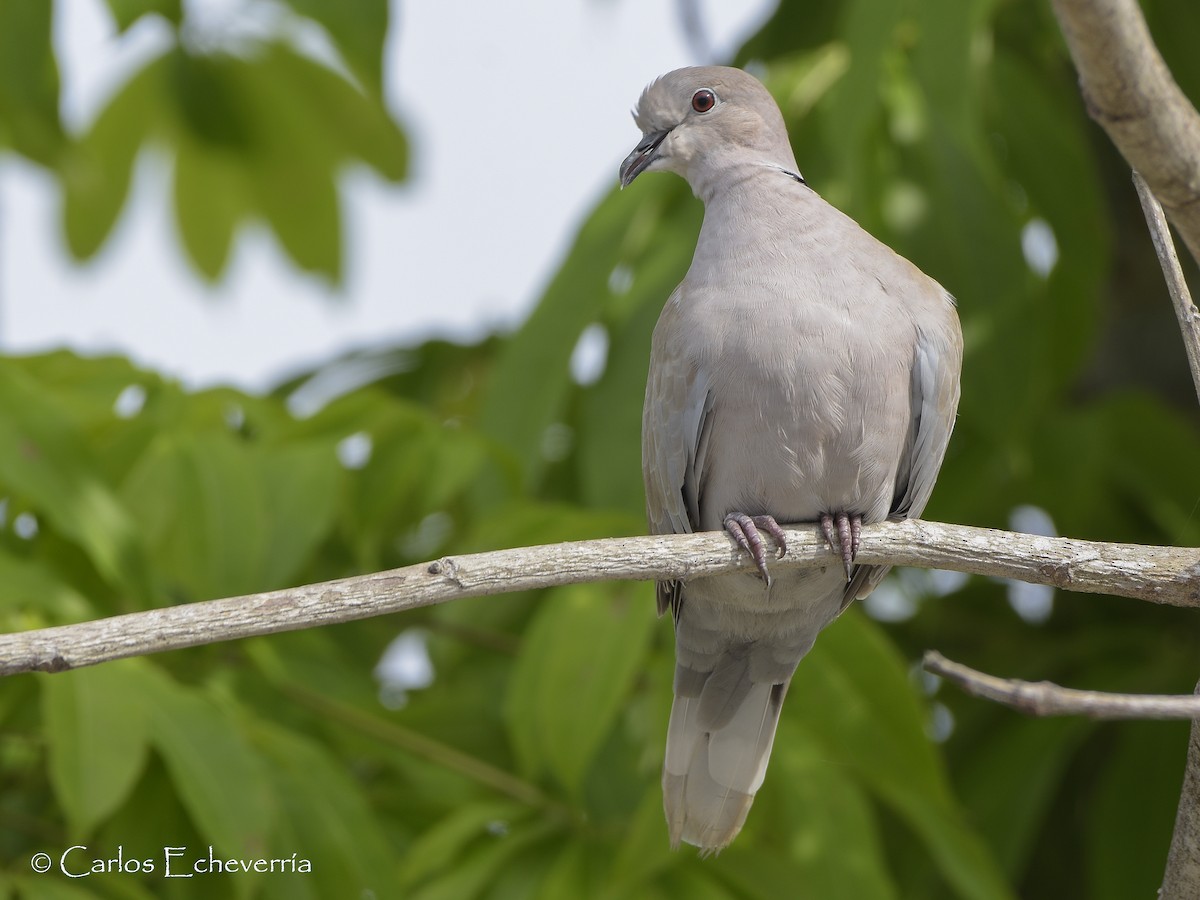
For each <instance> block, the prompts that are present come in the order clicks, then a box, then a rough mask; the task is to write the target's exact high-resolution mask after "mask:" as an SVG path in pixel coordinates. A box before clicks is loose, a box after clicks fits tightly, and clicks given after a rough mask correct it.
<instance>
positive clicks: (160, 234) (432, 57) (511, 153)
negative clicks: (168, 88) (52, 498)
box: [0, 0, 775, 389]
mask: <svg viewBox="0 0 1200 900" xmlns="http://www.w3.org/2000/svg"><path fill="white" fill-rule="evenodd" d="M241 5H242V4H241V3H239V2H238V0H193V2H192V3H191V4H190V6H192V7H195V8H197V10H198V11H200V12H202V13H203V14H204V15H203V20H202V24H203V26H204V27H205V28H211V29H212V30H213V31H214V32H215V33H220V32H221V31H222V29H229V28H237V27H239V25H240V24H241V23H240V22H238V21H237V18H236V17H237V15H238V13H237V10H238V9H239V8H240V7H241ZM774 5H775V2H774V0H752V2H736V0H702V2H701V3H700V6H701V9H702V12H703V17H704V23H705V26H706V28H707V30H708V33H709V37H710V40H711V41H712V43H713V45H714V46H715V47H716V52H717V55H718V57H723V56H724V55H726V54H728V53H729V52H731V50H732V49H734V48H736V47H737V46H738V45H739V44H740V43H741V41H742V40H744V38H745V37H746V36H747V35H748V34H749V33H750V32H752V31H753V30H754V29H755V28H757V27H758V25H759V24H760V23H761V22H762V21H763V20H764V19H765V17H766V16H767V15H768V14H769V12H770V10H771V9H773V7H774ZM56 10H57V17H58V18H57V20H56V41H57V46H58V51H59V59H60V64H61V65H62V78H63V103H62V106H63V114H64V116H65V118H66V120H67V121H68V123H72V124H74V123H86V122H88V121H90V120H91V118H92V117H93V116H94V115H95V113H96V112H97V111H98V109H99V108H100V104H101V103H103V102H104V100H105V99H106V98H107V97H108V96H110V95H111V93H112V91H113V90H114V89H115V87H116V86H118V85H119V84H120V83H121V81H122V80H123V78H124V77H125V74H126V73H127V72H128V71H129V70H130V66H131V64H136V63H137V61H138V60H144V59H145V58H146V57H147V55H149V54H151V53H153V52H154V51H155V49H156V48H158V47H161V45H162V37H163V35H164V33H165V32H164V30H163V29H160V28H158V27H157V23H150V22H147V23H143V25H141V26H139V27H138V28H137V29H135V30H134V31H133V32H131V33H130V34H129V35H126V36H125V37H124V38H120V39H119V38H118V37H117V35H116V34H115V31H114V29H113V27H112V25H111V22H110V21H109V19H108V18H107V13H106V11H105V7H104V6H103V4H102V2H101V0H65V2H60V3H58V4H56ZM699 62H707V60H697V59H695V58H693V57H692V56H691V55H690V53H689V51H688V49H687V47H686V45H685V42H684V40H683V37H682V33H681V28H680V25H679V19H678V14H677V3H676V2H670V0H519V2H517V0H514V2H510V3H486V2H479V0H473V2H472V0H414V2H408V3H403V4H401V3H398V2H393V24H392V31H391V33H390V35H389V39H388V68H387V72H388V75H387V82H388V91H389V97H390V98H391V102H392V104H393V107H394V108H395V109H396V110H398V111H399V113H400V116H401V119H402V121H403V124H404V127H405V129H406V131H407V133H408V135H409V138H410V141H411V143H412V165H411V170H410V179H409V181H408V182H407V183H406V184H404V185H403V186H401V187H399V188H395V187H392V186H390V185H387V184H386V183H384V182H382V181H380V180H377V179H375V178H373V177H372V176H371V175H370V173H369V172H366V171H351V172H348V173H347V174H346V177H345V181H344V186H345V188H346V191H345V196H344V201H345V202H344V204H343V222H344V228H345V254H344V258H345V273H346V275H345V285H344V287H343V288H342V289H341V290H334V289H330V288H329V287H327V286H326V285H324V284H323V283H322V282H320V281H318V280H315V279H312V278H309V277H306V276H303V275H300V274H298V273H297V272H296V271H295V270H293V269H292V268H290V267H289V265H288V263H287V262H286V259H285V258H284V257H283V256H282V254H281V252H280V251H279V250H278V248H277V247H276V246H275V243H274V238H273V237H271V236H270V235H269V234H268V233H266V232H265V231H264V230H261V229H258V228H254V229H252V230H248V231H243V232H242V234H241V235H240V237H239V240H238V243H237V245H236V248H235V252H234V256H233V260H232V264H231V266H230V268H229V270H227V272H226V274H225V277H224V279H223V280H222V282H221V283H220V284H218V285H217V286H216V287H215V288H210V287H208V286H206V285H205V284H204V283H203V282H201V281H200V280H199V279H198V278H197V277H195V276H194V275H193V274H192V272H191V270H190V269H189V268H188V263H187V262H186V260H185V259H184V258H183V256H182V254H181V251H180V250H179V249H178V247H177V240H176V237H175V233H174V230H175V225H174V221H173V214H172V212H171V210H170V207H169V194H168V190H167V186H168V181H169V178H168V174H169V169H168V166H166V165H165V164H164V163H163V161H162V160H160V159H156V158H144V159H143V161H142V164H141V165H140V167H139V173H138V177H137V179H136V185H135V188H134V193H133V197H132V203H131V204H130V205H129V206H127V207H126V210H125V212H124V214H123V215H122V218H121V220H120V222H119V223H118V225H117V228H116V231H115V233H114V234H113V236H112V237H111V238H110V239H109V241H108V242H107V243H106V245H105V247H104V248H103V250H102V251H101V253H100V255H99V256H98V257H97V258H96V259H94V260H93V261H91V262H90V263H88V264H87V265H84V266H81V267H80V266H75V265H74V264H73V263H72V261H71V260H70V258H69V256H68V255H67V253H66V251H65V248H64V246H63V242H62V238H61V236H60V234H61V227H60V224H59V215H60V213H59V196H58V190H57V186H56V184H55V182H54V181H53V179H51V178H50V177H49V176H47V175H46V174H45V173H43V172H42V171H41V170H39V169H38V168H36V167H34V166H32V165H29V164H27V163H23V162H21V161H19V160H17V159H15V158H14V157H13V156H12V155H11V154H10V155H5V156H0V351H3V352H6V353H25V352H32V351H37V350H43V349H47V348H52V347H61V346H64V345H65V346H69V347H72V348H75V349H76V350H79V351H80V352H85V353H94V352H105V351H116V352H120V353H124V354H126V355H129V356H131V357H132V358H133V359H134V360H135V361H136V362H138V363H139V364H141V365H144V366H146V367H149V368H153V369H156V370H158V371H160V372H163V373H165V374H169V375H172V376H175V377H178V378H180V379H182V380H183V381H184V382H185V383H187V384H190V385H193V386H203V385H209V384H213V383H219V382H232V383H234V384H237V385H239V386H241V387H245V388H249V389H265V388H268V387H270V386H271V385H272V384H273V383H274V382H275V381H277V380H279V379H280V378H282V377H284V376H286V375H287V374H290V373H292V372H294V371H295V370H296V369H297V368H299V367H302V366H305V365H311V364H314V363H318V362H321V361H324V360H326V359H328V358H330V357H332V356H335V355H337V354H338V353H339V352H342V351H344V350H347V349H349V348H351V347H358V346H372V345H391V344H401V343H403V344H411V343H416V342H418V341H420V340H421V339H423V338H426V337H431V336H448V337H452V338H460V339H473V338H476V337H479V336H481V335H483V334H485V333H487V332H489V331H492V330H495V329H498V328H511V327H514V326H515V325H516V324H518V323H519V322H520V321H521V320H522V319H523V318H524V316H525V314H526V313H527V312H528V310H529V308H530V306H531V304H532V303H533V302H534V301H535V300H536V299H537V296H538V293H539V291H540V289H541V287H542V285H543V284H544V283H545V281H546V279H547V278H548V277H549V276H550V275H551V274H552V273H553V271H554V268H555V267H556V265H557V264H558V262H559V260H560V259H561V256H562V254H563V253H564V252H565V250H566V249H567V247H568V246H569V242H570V239H571V237H572V235H573V233H574V230H575V228H576V227H577V225H578V223H579V221H580V217H581V216H582V215H583V214H585V213H586V212H587V211H588V210H589V209H590V208H591V207H592V205H593V204H594V203H595V202H596V200H597V199H598V198H599V197H600V196H601V195H602V194H603V193H604V192H605V191H606V190H608V189H609V188H610V187H611V186H612V185H613V184H614V183H615V181H616V171H617V165H618V164H619V163H620V161H621V160H622V159H623V158H624V156H625V154H626V153H627V152H628V150H629V149H630V148H631V147H632V146H633V144H634V143H635V142H636V139H637V136H638V135H637V130H636V129H635V127H634V125H633V122H632V120H631V119H630V117H629V110H630V108H631V107H632V106H633V104H634V102H635V101H636V99H637V97H638V94H639V93H640V91H641V89H642V87H643V86H644V85H645V84H646V82H648V81H649V80H651V79H652V78H654V77H655V76H657V75H659V74H661V73H663V72H666V71H668V70H670V69H673V68H676V67H678V66H681V65H691V64H696V63H699Z"/></svg>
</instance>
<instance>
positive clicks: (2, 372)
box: [0, 361, 150, 599]
mask: <svg viewBox="0 0 1200 900" xmlns="http://www.w3.org/2000/svg"><path fill="white" fill-rule="evenodd" d="M0 410H3V413H2V414H0V418H2V419H3V427H0V487H3V488H4V489H5V490H6V491H8V492H9V493H10V494H11V495H15V496H19V497H24V498H25V499H27V500H28V501H29V502H30V503H31V504H32V505H33V506H34V509H35V511H36V512H37V513H38V515H39V516H44V517H45V518H46V520H47V521H48V522H49V523H50V524H51V525H52V526H53V527H54V528H55V529H56V530H57V531H58V532H59V533H60V534H61V535H63V536H64V537H66V538H67V539H68V540H72V541H75V542H77V543H78V545H79V546H80V548H81V549H82V550H83V551H84V552H85V553H87V555H88V556H89V558H90V559H91V560H92V562H93V564H94V565H95V566H96V568H97V569H98V570H99V572H100V573H101V575H103V576H104V577H105V578H106V579H108V580H109V581H110V583H112V585H113V586H114V587H116V588H118V589H119V590H121V591H123V592H126V593H128V594H132V595H134V596H138V597H141V598H142V599H145V598H146V597H148V596H149V593H150V591H149V587H148V578H147V570H146V561H145V557H144V555H143V549H142V545H141V541H140V536H139V535H138V532H137V527H136V524H135V522H134V520H133V519H132V518H131V517H130V515H129V513H128V512H127V510H126V508H125V507H124V506H123V505H122V504H121V503H120V501H118V499H117V498H116V496H115V495H114V494H113V492H112V491H111V490H110V489H109V487H108V485H107V484H105V483H104V481H103V480H102V479H101V477H100V475H99V473H98V472H97V465H96V463H95V462H94V461H93V460H92V459H91V458H90V454H89V453H88V450H87V445H88V442H87V440H86V438H85V436H84V434H83V433H81V431H80V430H79V429H78V428H77V427H76V424H75V422H74V421H73V420H72V419H71V417H70V416H68V415H67V413H66V412H65V411H64V410H63V409H62V408H61V406H60V404H59V401H58V399H57V397H56V396H55V395H54V393H53V392H52V391H49V390H47V389H45V388H43V387H42V386H41V385H38V384H36V383H35V382H34V381H33V380H32V379H30V378H29V377H28V376H27V375H26V374H25V373H23V372H21V371H20V370H19V369H18V368H17V367H16V366H14V365H12V364H9V363H4V362H2V361H0Z"/></svg>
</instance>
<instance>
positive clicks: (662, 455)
mask: <svg viewBox="0 0 1200 900" xmlns="http://www.w3.org/2000/svg"><path fill="white" fill-rule="evenodd" d="M634 120H635V122H636V123H637V126H638V128H639V129H640V130H641V132H642V139H641V141H640V142H639V143H638V144H637V145H636V147H634V149H633V151H632V152H631V153H630V154H629V156H628V157H627V158H626V159H625V161H624V162H623V163H622V164H621V167H620V181H621V186H622V187H623V188H624V187H628V186H629V185H630V184H632V182H633V181H634V179H636V178H638V177H639V176H640V175H641V174H643V173H646V172H674V173H675V174H676V175H680V176H682V177H683V178H684V179H686V181H687V182H688V184H689V185H690V186H691V189H692V192H693V193H694V194H695V195H696V196H697V197H698V198H699V199H700V200H701V201H702V202H703V204H704V222H703V225H702V226H701V229H700V233H699V236H698V238H697V240H696V250H695V254H694V257H693V259H692V263H691V266H690V268H689V269H688V271H687V275H686V276H685V277H684V279H683V281H682V282H681V283H680V284H679V286H678V287H677V288H676V289H675V291H674V292H673V293H672V294H671V296H670V297H669V298H668V300H667V301H666V304H665V306H664V307H663V311H662V314H661V317H660V318H659V320H658V324H657V326H656V327H655V330H654V336H653V340H652V345H651V353H650V366H649V373H648V376H647V383H646V398H645V407H644V412H643V419H642V466H643V475H644V481H645V489H646V510H647V517H648V519H649V525H650V530H651V531H652V532H653V533H655V534H671V533H686V532H698V531H717V530H723V531H725V532H727V533H728V534H729V536H730V537H731V538H732V540H733V542H734V543H735V544H736V545H737V547H739V548H741V550H742V551H744V552H746V553H748V554H749V555H750V557H751V558H752V559H753V561H754V570H753V572H751V571H749V570H748V571H746V572H739V573H736V574H730V575H722V576H717V577H709V578H697V579H694V580H688V581H687V582H686V583H685V582H680V581H668V582H661V583H659V584H658V587H657V597H658V610H659V614H660V615H662V614H664V613H665V612H666V611H667V610H670V612H671V614H672V617H673V620H674V626H675V645H676V667H675V676H674V701H673V704H672V707H671V716H670V721H669V724H668V726H667V742H666V756H665V760H664V764H663V774H662V784H663V806H664V809H665V812H666V818H667V827H668V832H669V837H670V842H671V845H672V846H673V847H676V848H677V847H678V846H679V844H680V842H681V841H682V842H686V843H689V844H693V845H695V846H697V847H699V848H701V850H702V852H705V853H711V852H715V851H718V850H720V849H722V848H724V847H726V846H727V845H728V844H729V843H730V842H731V841H732V840H733V839H734V838H735V837H736V836H737V834H738V832H739V831H740V830H741V828H742V826H743V824H744V823H745V821H746V816H747V814H748V812H749V810H750V806H751V803H752V802H753V800H754V796H755V794H756V792H757V791H758V790H759V788H760V787H761V786H762V783H763V779H764V777H765V775H766V770H767V762H768V760H769V758H770V754H771V746H772V743H773V742H774V739H775V732H776V727H777V725H778V723H779V713H780V709H781V706H782V704H783V700H784V697H785V695H786V694H787V690H788V685H789V683H790V682H791V679H792V675H793V673H794V672H795V670H796V666H797V664H798V663H799V662H800V660H801V659H802V658H803V657H804V655H805V654H806V653H808V651H809V650H810V649H811V648H812V646H813V643H814V641H815V640H816V638H817V635H818V634H819V633H820V632H821V630H822V629H823V628H825V627H826V626H827V625H829V624H830V623H831V622H832V621H833V620H834V619H835V618H837V616H838V615H839V614H840V613H841V612H842V611H843V610H844V609H846V607H847V606H848V605H849V604H850V603H851V602H853V601H854V600H855V599H858V598H861V597H864V596H866V595H867V594H868V593H870V591H871V590H872V589H873V588H874V587H875V586H876V585H877V584H878V583H879V581H880V579H881V578H882V577H883V575H884V574H885V573H886V571H887V568H886V567H880V566H865V565H858V564H856V563H855V556H856V553H857V551H858V544H859V535H860V530H861V528H862V525H863V523H875V522H883V521H885V520H889V519H893V520H894V519H904V518H908V517H914V518H915V517H917V516H919V515H920V514H921V511H922V510H923V509H924V508H925V504H926V502H927V501H928V500H929V495H930V492H931V491H932V489H933V484H934V481H935V479H936V478H937V474H938V470H939V468H940V467H941V464H942V459H943V457H944V455H945V452H946V446H947V443H948V442H949V440H950V433H951V430H952V429H953V426H954V419H955V414H956V410H957V408H958V399H959V372H960V369H961V365H962V332H961V329H960V327H959V322H958V315H957V312H956V308H955V301H954V298H953V297H951V296H950V294H949V293H947V292H946V290H945V289H944V288H942V286H941V285H939V284H938V283H937V282H936V281H934V280H933V279H932V278H930V277H929V276H927V275H925V274H924V273H923V272H921V271H920V270H919V269H918V268H917V267H916V266H915V265H913V264H912V263H911V262H909V261H908V260H906V259H904V258H903V257H901V256H899V255H898V254H897V253H895V252H894V251H893V250H891V249H890V248H889V247H887V246H886V245H885V244H883V243H881V242H880V241H878V240H876V239H875V238H874V237H872V236H871V235H870V234H868V233H867V232H866V231H865V230H863V229H862V228H861V227H860V226H859V225H858V224H857V223H856V222H854V220H853V219H851V218H849V217H848V216H847V215H845V214H844V213H842V212H840V211H839V210H837V209H836V208H834V207H833V206H831V205H830V204H828V203H827V202H826V201H825V200H823V199H822V198H821V197H820V196H819V195H818V194H817V193H816V192H815V191H814V190H813V189H812V188H810V187H809V186H808V184H807V183H806V182H805V180H804V178H803V176H802V175H801V174H800V170H799V168H798V167H797V165H796V160H795V156H794V154H793V152H792V148H791V144H790V142H789V139H788V134H787V128H786V126H785V124H784V120H783V116H782V114H781V113H780V110H779V107H778V106H777V105H776V103H775V101H774V100H773V99H772V97H771V95H770V93H768V91H767V89H766V88H765V87H764V86H763V85H762V83H761V82H759V81H758V80H757V79H756V78H754V77H753V76H751V75H749V74H748V73H746V72H743V71H741V70H740V69H734V68H726V67H715V66H713V67H696V68H685V69H679V70H677V71H674V72H670V73H668V74H666V75H663V76H662V77H660V78H659V79H657V80H656V81H654V82H652V83H651V84H650V85H649V86H648V87H647V88H646V89H645V91H644V92H643V93H642V95H641V98H640V100H639V101H638V103H637V106H636V108H635V110H634ZM781 522H783V523H805V522H811V523H815V524H817V525H818V527H819V528H820V529H821V532H822V533H823V534H824V536H825V539H826V540H827V541H828V543H829V545H830V547H831V549H832V550H833V559H836V562H833V561H832V560H831V563H830V564H829V565H826V566H824V567H820V568H815V569H805V570H795V569H788V570H787V571H780V572H778V573H776V574H775V575H774V576H773V575H772V573H771V571H770V566H769V565H768V555H769V554H768V550H769V549H771V550H772V552H774V553H779V554H782V553H783V552H785V550H786V540H785V535H784V532H783V529H782V528H781V526H780V524H779V523H781Z"/></svg>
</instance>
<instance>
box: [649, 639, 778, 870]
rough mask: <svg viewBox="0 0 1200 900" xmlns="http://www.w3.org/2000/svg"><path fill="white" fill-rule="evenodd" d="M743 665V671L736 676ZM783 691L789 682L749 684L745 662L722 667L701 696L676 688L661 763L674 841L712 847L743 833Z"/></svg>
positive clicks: (763, 770) (764, 766)
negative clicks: (662, 762)
mask: <svg viewBox="0 0 1200 900" xmlns="http://www.w3.org/2000/svg"><path fill="white" fill-rule="evenodd" d="M723 662H724V661H723ZM738 669H740V677H739V678H736V679H734V678H731V677H730V676H731V675H732V674H733V672H734V671H735V670H738ZM718 676H720V677H718ZM714 678H715V679H717V680H716V682H714V681H713V679H714ZM786 692H787V683H786V682H785V683H783V684H754V683H752V682H751V681H750V679H749V673H748V671H747V668H746V666H745V664H744V660H740V661H738V662H737V663H734V664H732V665H728V666H718V667H717V669H715V670H714V672H713V675H712V676H711V677H710V678H709V680H708V681H706V683H705V685H704V688H703V690H701V691H700V696H699V697H695V696H691V697H689V696H682V695H679V694H676V697H675V702H674V703H673V704H672V706H671V721H670V724H669V725H668V726H667V752H666V761H665V763H664V766H663V804H664V807H665V809H666V814H667V827H668V829H669V832H670V837H671V845H672V846H673V847H677V846H678V845H679V842H680V841H685V842H687V843H689V844H694V845H696V846H697V847H700V848H701V849H702V850H703V851H705V852H714V851H717V850H720V849H722V848H723V847H726V846H727V845H728V844H729V843H730V842H731V841H732V840H733V839H734V838H735V837H736V836H737V834H738V832H739V831H741V829H742V825H743V824H744V823H745V821H746V815H747V813H749V811H750V804H751V803H752V802H753V801H754V795H755V793H756V792H757V791H758V789H759V788H760V787H761V786H762V783H763V778H764V777H765V775H766V771H767V761H768V760H769V759H770V756H771V745H772V743H773V742H774V740H775V729H776V726H777V725H778V724H779V711H780V709H781V708H782V705H783V697H784V694H785V693H786Z"/></svg>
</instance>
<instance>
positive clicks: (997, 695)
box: [923, 650, 1200, 719]
mask: <svg viewBox="0 0 1200 900" xmlns="http://www.w3.org/2000/svg"><path fill="white" fill-rule="evenodd" d="M923 665H924V667H925V670H926V671H927V672H932V673H933V674H935V675H940V676H942V677H943V678H945V679H946V680H947V681H951V682H953V683H954V684H957V685H958V686H959V687H960V688H962V689H963V690H964V691H966V692H967V693H968V694H970V695H971V696H973V697H982V698H984V699H985V700H993V701H995V702H996V703H1002V704H1004V705H1005V706H1007V707H1010V708H1012V709H1015V710H1017V712H1023V713H1026V714H1027V715H1031V716H1087V717H1088V718H1090V719H1193V718H1196V717H1197V716H1200V697H1197V696H1194V695H1192V694H1182V695H1175V696H1169V695H1162V694H1112V693H1106V692H1104V691H1080V690H1075V689H1074V688H1065V687H1061V686H1059V685H1057V684H1052V683H1050V682H1049V681H1019V680H1017V679H1015V678H999V677H997V676H995V675H988V674H987V673H985V672H980V671H978V670H976V669H972V668H970V667H969V666H964V665H963V664H962V663H957V662H954V661H953V660H949V659H946V657H944V656H942V654H940V653H938V652H937V651H936V650H929V651H927V652H926V653H925V659H924V662H923Z"/></svg>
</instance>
